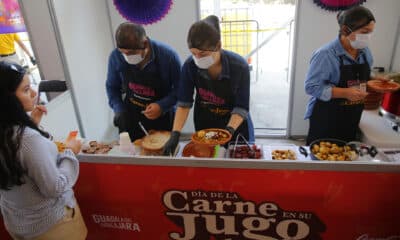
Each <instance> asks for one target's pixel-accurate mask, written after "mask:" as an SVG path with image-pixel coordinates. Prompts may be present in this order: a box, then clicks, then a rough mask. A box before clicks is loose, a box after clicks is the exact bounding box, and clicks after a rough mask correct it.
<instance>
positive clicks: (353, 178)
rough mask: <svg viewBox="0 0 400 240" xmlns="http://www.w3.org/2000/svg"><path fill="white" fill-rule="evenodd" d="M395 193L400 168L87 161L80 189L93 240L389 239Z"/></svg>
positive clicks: (398, 233)
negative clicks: (344, 169)
mask: <svg viewBox="0 0 400 240" xmlns="http://www.w3.org/2000/svg"><path fill="white" fill-rule="evenodd" d="M399 189H400V174H399V173H372V172H326V171H301V170H268V169H235V168H232V169H227V168H226V169H224V168H194V167H170V166H138V165H124V164H94V163H81V171H80V178H79V182H78V184H77V185H76V187H75V192H76V196H77V198H78V201H79V204H80V207H81V210H82V214H83V216H84V218H85V221H86V224H87V226H88V229H89V236H88V239H89V240H103V239H104V240H105V239H137V240H141V239H143V240H155V239H188V240H189V239H196V240H208V239H232V240H239V239H240V240H242V239H263V240H264V239H310V240H315V239H332V240H338V239H340V240H345V239H360V240H367V239H392V240H393V239H400V221H399V215H400V191H399ZM3 236H5V235H4V234H3V235H2V234H1V233H0V238H1V239H7V238H4V237H3Z"/></svg>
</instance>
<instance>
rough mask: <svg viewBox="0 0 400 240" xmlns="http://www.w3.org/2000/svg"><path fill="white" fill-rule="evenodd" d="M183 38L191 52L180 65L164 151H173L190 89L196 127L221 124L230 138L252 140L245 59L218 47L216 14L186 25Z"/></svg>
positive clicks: (248, 86)
mask: <svg viewBox="0 0 400 240" xmlns="http://www.w3.org/2000/svg"><path fill="white" fill-rule="evenodd" d="M187 42H188V47H189V50H190V51H191V53H192V56H190V57H189V58H188V59H187V60H186V62H185V63H184V65H183V67H182V74H181V83H180V85H179V94H178V103H177V111H176V115H175V119H174V125H173V132H172V134H171V138H170V139H169V141H168V142H167V143H166V144H165V148H164V155H171V154H173V153H174V152H175V149H176V146H177V144H178V142H179V137H180V131H181V130H182V128H183V126H184V124H185V121H186V119H187V117H188V114H189V111H190V108H191V107H192V105H193V94H194V90H196V97H195V100H194V113H193V120H194V127H195V130H196V131H199V130H202V129H206V128H222V129H226V130H228V131H229V132H230V133H231V134H232V136H233V138H232V140H233V141H234V140H235V139H236V137H237V136H238V135H241V136H242V137H243V138H244V139H246V140H247V141H250V142H253V141H254V129H253V125H252V122H251V119H250V115H249V113H248V111H249V98H250V71H249V66H248V63H247V62H246V61H245V60H244V59H243V58H242V57H241V56H239V55H238V54H236V53H233V52H230V51H226V50H222V49H221V35H220V29H219V20H218V18H217V17H216V16H209V17H207V18H205V19H204V20H200V21H198V22H196V23H194V24H193V25H192V26H191V27H190V29H189V33H188V38H187ZM240 140H241V141H243V140H242V139H241V138H240Z"/></svg>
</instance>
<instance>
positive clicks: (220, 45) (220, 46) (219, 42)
mask: <svg viewBox="0 0 400 240" xmlns="http://www.w3.org/2000/svg"><path fill="white" fill-rule="evenodd" d="M221 49H222V43H221V40H219V41H218V43H217V47H216V49H215V50H216V51H219V50H221Z"/></svg>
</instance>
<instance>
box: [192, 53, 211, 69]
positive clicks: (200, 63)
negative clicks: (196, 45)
mask: <svg viewBox="0 0 400 240" xmlns="http://www.w3.org/2000/svg"><path fill="white" fill-rule="evenodd" d="M193 60H194V63H195V64H196V65H197V67H199V68H200V69H208V68H209V67H211V65H213V64H214V62H215V61H214V58H213V56H212V55H210V56H206V57H202V58H196V57H195V56H193Z"/></svg>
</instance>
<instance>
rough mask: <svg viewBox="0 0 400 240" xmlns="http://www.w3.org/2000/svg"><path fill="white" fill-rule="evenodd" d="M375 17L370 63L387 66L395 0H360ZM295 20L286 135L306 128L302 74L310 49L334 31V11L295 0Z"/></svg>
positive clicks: (398, 6)
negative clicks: (289, 117)
mask: <svg viewBox="0 0 400 240" xmlns="http://www.w3.org/2000/svg"><path fill="white" fill-rule="evenodd" d="M364 6H365V7H367V8H369V9H370V10H371V11H372V12H373V14H374V15H375V18H376V28H375V32H374V36H373V39H372V40H371V47H370V48H371V51H372V53H373V55H374V65H375V66H383V67H385V68H388V67H389V65H390V60H391V54H392V51H393V47H394V46H393V45H394V39H395V34H396V26H397V23H398V19H399V16H400V1H399V0H384V1H378V0H369V1H367V2H366V3H365V4H364ZM298 8H299V9H298V13H299V14H298V16H297V22H296V36H297V42H296V46H295V52H294V54H295V55H294V61H295V64H296V65H295V66H294V74H293V79H292V82H293V88H294V91H293V98H292V99H291V104H292V107H293V109H292V112H291V119H290V120H289V135H291V136H303V135H306V134H307V131H308V121H305V120H303V117H304V112H305V108H306V104H307V101H308V96H306V94H305V92H304V78H305V75H306V73H307V70H308V65H309V60H310V58H311V55H312V52H313V51H314V50H316V49H317V48H319V47H320V46H322V45H323V44H325V43H326V42H329V41H331V40H332V39H334V38H335V37H336V36H337V34H338V25H337V22H336V13H333V12H328V11H325V10H322V9H321V8H319V7H317V6H316V5H315V4H314V3H313V1H311V0H298Z"/></svg>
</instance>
